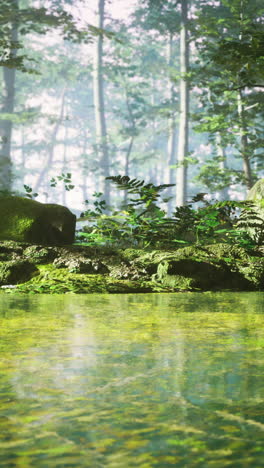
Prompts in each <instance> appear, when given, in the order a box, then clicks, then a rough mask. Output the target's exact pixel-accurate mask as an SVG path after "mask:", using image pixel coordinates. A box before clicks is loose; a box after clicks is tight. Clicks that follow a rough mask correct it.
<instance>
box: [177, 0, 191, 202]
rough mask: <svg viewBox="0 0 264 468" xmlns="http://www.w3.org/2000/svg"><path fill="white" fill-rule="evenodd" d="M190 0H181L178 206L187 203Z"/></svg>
mask: <svg viewBox="0 0 264 468" xmlns="http://www.w3.org/2000/svg"><path fill="white" fill-rule="evenodd" d="M187 13H188V0H181V32H180V73H181V80H180V124H179V140H178V165H179V167H178V168H177V176H176V205H177V206H183V205H185V203H186V194H187V189H186V184H187V164H186V160H185V158H186V156H187V155H188V139H189V138H188V137H189V135H188V133H189V132H188V130H189V128H188V127H189V115H188V114H189V84H188V78H187V76H186V74H187V73H188V70H189V44H188V30H187V21H188V14H187Z"/></svg>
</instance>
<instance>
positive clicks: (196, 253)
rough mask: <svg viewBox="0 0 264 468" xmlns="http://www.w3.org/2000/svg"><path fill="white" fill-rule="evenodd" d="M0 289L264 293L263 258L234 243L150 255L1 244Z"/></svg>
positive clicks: (75, 246)
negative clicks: (261, 291) (260, 291)
mask: <svg viewBox="0 0 264 468" xmlns="http://www.w3.org/2000/svg"><path fill="white" fill-rule="evenodd" d="M0 287H1V291H2V292H8V293H12V292H21V293H36V294H37V293H51V294H54V293H76V294H82V293H84V294H87V293H142V292H143V293H144V292H166V291H167V292H174V291H221V290H231V291H254V290H263V289H264V256H263V252H261V249H258V250H254V251H252V250H251V251H247V250H246V249H244V248H242V247H238V246H234V245H229V244H212V245H203V246H189V247H184V248H181V249H178V250H167V251H164V250H152V251H149V252H147V251H145V250H136V249H122V250H121V249H113V248H106V247H91V246H84V245H70V246H60V247H56V246H43V245H31V244H28V243H21V242H13V241H2V242H1V244H0Z"/></svg>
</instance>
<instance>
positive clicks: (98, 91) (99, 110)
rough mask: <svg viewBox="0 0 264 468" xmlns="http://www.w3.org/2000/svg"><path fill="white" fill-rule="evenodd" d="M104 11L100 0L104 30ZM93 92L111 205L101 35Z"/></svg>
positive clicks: (98, 142) (100, 155) (97, 42)
mask: <svg viewBox="0 0 264 468" xmlns="http://www.w3.org/2000/svg"><path fill="white" fill-rule="evenodd" d="M104 9H105V0H98V15H97V25H96V26H97V27H98V28H99V29H100V30H102V29H103V27H104ZM93 90H94V109H95V124H96V147H97V155H98V159H99V161H100V166H101V169H102V174H103V176H104V182H103V192H104V199H105V201H106V203H107V204H108V205H109V204H110V183H109V181H108V180H105V178H106V177H108V176H109V175H110V167H109V161H110V157H109V148H108V141H107V126H106V118H105V102H104V78H103V34H99V35H98V36H97V38H96V40H95V54H94V73H93Z"/></svg>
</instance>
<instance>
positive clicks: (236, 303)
mask: <svg viewBox="0 0 264 468" xmlns="http://www.w3.org/2000/svg"><path fill="white" fill-rule="evenodd" d="M0 300H1V312H0V324H1V327H0V335H1V336H0V353H1V360H0V369H1V377H0V391H1V403H0V406H1V416H0V466H3V467H7V466H8V467H9V466H10V467H11V466H16V467H21V468H27V467H45V468H46V467H51V468H52V467H59V466H65V467H66V466H69V467H88V466H89V467H90V466H91V467H93V468H97V467H98V468H100V467H120V468H121V467H134V466H137V467H142V468H148V467H167V466H172V467H173V466H179V467H185V466H186V467H201V468H202V467H205V466H212V467H219V468H220V467H221V468H222V467H225V466H228V467H229V466H233V467H236V468H237V467H240V466H241V467H242V466H243V467H244V466H252V467H260V466H262V463H263V455H264V453H263V436H264V409H263V408H264V405H263V403H264V402H263V399H264V397H263V390H264V388H263V387H264V385H263V374H264V355H263V345H264V327H263V325H264V323H263V322H264V314H263V309H264V300H263V294H262V293H219V294H218V293H214V294H213V293H204V294H200V293H189V294H188V293H177V294H152V295H148V294H138V295H132V294H131V295H86V296H83V295H82V296H78V295H77V296H71V295H64V296H63V295H58V296H56V295H55V296H45V295H44V296H35V297H32V296H31V297H29V296H21V295H20V296H15V295H12V296H6V295H4V296H1V298H0Z"/></svg>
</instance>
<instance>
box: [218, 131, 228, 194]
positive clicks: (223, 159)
mask: <svg viewBox="0 0 264 468" xmlns="http://www.w3.org/2000/svg"><path fill="white" fill-rule="evenodd" d="M215 147H216V153H217V156H218V157H219V158H220V162H219V168H220V169H221V171H223V172H224V171H225V170H226V169H227V161H226V151H225V147H224V145H223V139H222V135H221V133H220V132H217V133H216V136H215ZM228 198H229V195H228V188H227V187H224V188H223V189H222V190H221V193H220V200H222V201H224V200H228Z"/></svg>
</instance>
